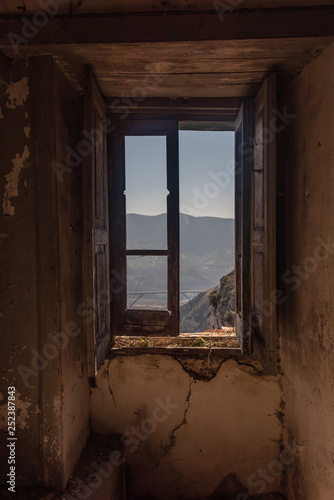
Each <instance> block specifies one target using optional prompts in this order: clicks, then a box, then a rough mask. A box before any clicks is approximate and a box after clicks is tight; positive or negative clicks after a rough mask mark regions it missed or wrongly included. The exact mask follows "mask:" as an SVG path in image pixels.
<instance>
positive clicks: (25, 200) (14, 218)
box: [0, 60, 40, 482]
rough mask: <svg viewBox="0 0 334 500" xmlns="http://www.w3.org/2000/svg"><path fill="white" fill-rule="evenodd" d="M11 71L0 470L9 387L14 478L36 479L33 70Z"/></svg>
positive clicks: (0, 129) (4, 190) (1, 159)
mask: <svg viewBox="0 0 334 500" xmlns="http://www.w3.org/2000/svg"><path fill="white" fill-rule="evenodd" d="M1 64H4V61H3V60H2V62H1ZM7 69H8V71H7V80H8V81H7V82H2V83H1V84H0V179H1V182H0V196H1V228H0V269H1V273H0V295H1V314H0V315H1V318H0V323H1V350H0V367H1V383H0V386H1V389H0V416H1V417H0V418H1V421H0V426H1V433H0V458H1V464H7V458H8V448H7V442H6V439H7V433H5V430H6V429H7V397H8V387H9V386H15V388H16V401H15V403H16V437H17V446H16V457H17V463H16V472H17V475H19V476H23V475H25V476H28V477H29V476H30V477H38V476H39V472H40V461H39V401H38V397H39V391H38V377H36V376H32V377H31V378H30V379H29V381H28V383H27V384H26V383H25V379H24V374H25V372H24V368H23V367H25V366H28V367H30V368H31V358H32V356H33V354H32V352H31V351H32V349H36V348H37V346H38V333H37V332H38V328H37V323H38V321H37V296H36V294H37V265H36V225H35V217H34V214H35V202H34V196H35V187H34V162H33V157H32V145H31V133H30V121H31V117H30V113H29V101H30V88H29V67H28V64H27V61H21V60H18V61H17V62H16V63H14V64H12V65H11V66H10V64H9V61H8V66H7ZM36 373H37V372H36ZM28 450H29V457H30V458H29V460H27V451H28ZM7 469H8V464H7V465H6V466H5V467H1V482H6V481H7V477H6V474H7V473H8V470H7Z"/></svg>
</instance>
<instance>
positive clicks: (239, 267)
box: [235, 98, 253, 354]
mask: <svg viewBox="0 0 334 500" xmlns="http://www.w3.org/2000/svg"><path fill="white" fill-rule="evenodd" d="M252 137H253V114H252V99H250V98H249V99H245V100H244V101H243V104H242V106H241V108H240V111H239V114H238V118H237V120H236V127H235V279H236V333H237V338H238V342H239V345H240V348H241V350H242V353H243V354H249V352H250V330H251V329H250V304H251V286H250V262H251V248H250V238H251V218H250V217H251V198H250V194H251V177H252V168H253V149H252V142H249V140H250V139H251V138H252Z"/></svg>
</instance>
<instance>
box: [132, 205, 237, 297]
mask: <svg viewBox="0 0 334 500" xmlns="http://www.w3.org/2000/svg"><path fill="white" fill-rule="evenodd" d="M166 235H167V229H166V214H161V215H156V216H147V215H138V214H129V215H128V216H127V241H128V248H129V249H157V248H159V249H164V248H166V246H167V241H166V240H167V237H166ZM151 259H155V260H154V266H150V268H148V269H147V270H146V271H145V279H144V280H142V281H141V278H142V273H143V264H141V261H140V259H138V258H137V259H133V260H132V263H133V265H132V266H131V267H130V268H129V269H128V279H129V285H130V283H131V291H140V290H143V291H144V290H161V289H162V282H163V281H164V280H165V279H166V278H165V277H166V270H165V268H164V263H165V261H164V259H160V258H153V257H152V258H151ZM180 267H181V270H180V278H181V282H180V287H181V290H209V289H211V288H212V287H214V286H215V285H216V283H217V282H218V280H219V278H220V277H221V276H224V275H225V274H228V273H229V272H230V271H231V270H232V269H233V268H234V219H221V218H218V217H192V216H189V215H185V214H181V215H180Z"/></svg>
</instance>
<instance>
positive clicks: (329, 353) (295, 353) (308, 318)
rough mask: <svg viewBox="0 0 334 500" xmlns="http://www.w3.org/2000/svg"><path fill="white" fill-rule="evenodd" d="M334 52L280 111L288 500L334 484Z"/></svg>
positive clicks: (310, 70) (328, 491) (291, 90)
mask: <svg viewBox="0 0 334 500" xmlns="http://www.w3.org/2000/svg"><path fill="white" fill-rule="evenodd" d="M333 80H334V46H333V45H332V46H330V47H329V48H328V49H327V50H326V51H325V52H324V53H323V54H322V55H320V56H319V58H318V59H317V60H315V61H314V62H312V63H311V64H310V65H309V66H307V67H306V68H305V69H304V71H303V72H302V73H301V74H300V75H299V76H298V77H297V78H296V79H295V80H294V82H293V83H292V85H290V86H289V87H288V88H287V90H286V92H285V93H284V95H283V96H282V97H281V105H282V106H286V109H287V111H288V113H290V114H293V115H295V117H294V119H293V120H291V123H290V125H289V126H288V127H287V128H286V130H285V132H284V133H282V134H279V137H278V139H279V148H278V150H279V152H280V161H279V163H278V166H279V175H281V173H282V170H284V172H285V182H283V183H282V182H281V186H284V185H285V198H286V205H285V206H286V215H285V223H284V225H283V227H284V228H285V229H284V233H283V234H282V233H281V236H280V252H279V253H280V254H281V255H285V260H284V261H281V269H280V277H281V282H280V287H281V288H282V290H283V291H284V296H285V302H284V304H283V305H282V306H281V307H280V308H279V318H280V334H281V355H282V370H283V378H282V382H283V394H284V395H283V397H284V400H285V402H286V410H285V428H286V439H287V440H294V441H295V442H296V443H298V444H299V445H300V453H299V456H298V460H296V461H295V462H294V463H293V464H292V465H291V467H289V468H288V470H287V485H288V492H289V499H291V500H300V499H301V498H303V499H305V500H313V499H315V498H318V499H321V500H330V499H331V498H333V484H334V467H333V462H334V453H333V441H334V427H333V416H334V399H333V398H334V397H333V366H334V326H333V325H334V308H333V303H334V287H333V283H334V190H333V185H334V113H333V110H334V86H333Z"/></svg>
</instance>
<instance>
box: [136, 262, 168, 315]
mask: <svg viewBox="0 0 334 500" xmlns="http://www.w3.org/2000/svg"><path fill="white" fill-rule="evenodd" d="M167 290H168V288H167V257H165V256H160V255H159V256H151V255H150V256H148V255H145V256H140V257H139V256H138V257H137V256H128V257H127V308H128V309H145V310H156V309H161V310H167V309H168V294H167Z"/></svg>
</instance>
